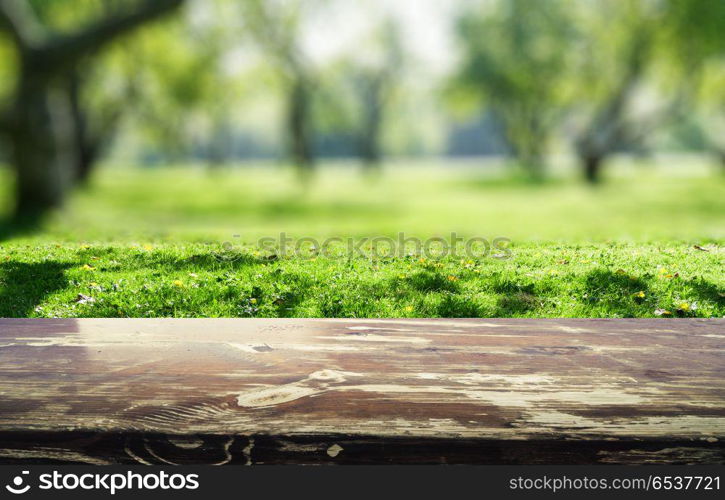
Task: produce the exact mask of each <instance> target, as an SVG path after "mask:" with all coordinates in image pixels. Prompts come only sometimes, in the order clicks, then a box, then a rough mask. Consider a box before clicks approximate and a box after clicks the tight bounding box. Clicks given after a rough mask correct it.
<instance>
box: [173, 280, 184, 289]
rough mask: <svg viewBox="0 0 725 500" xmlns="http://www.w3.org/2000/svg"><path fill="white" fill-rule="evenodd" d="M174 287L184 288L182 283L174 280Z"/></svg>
mask: <svg viewBox="0 0 725 500" xmlns="http://www.w3.org/2000/svg"><path fill="white" fill-rule="evenodd" d="M174 286H175V287H177V288H184V282H183V281H181V280H174Z"/></svg>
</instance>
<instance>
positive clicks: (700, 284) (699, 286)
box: [686, 278, 725, 307]
mask: <svg viewBox="0 0 725 500" xmlns="http://www.w3.org/2000/svg"><path fill="white" fill-rule="evenodd" d="M686 285H687V286H688V287H690V288H691V289H692V292H693V293H694V294H695V295H696V296H697V299H698V300H701V301H703V302H704V301H707V302H712V303H714V304H716V305H717V306H718V307H723V306H725V288H723V287H719V286H717V285H715V284H714V283H710V282H709V281H706V280H704V279H702V278H696V279H692V280H688V281H687V282H686Z"/></svg>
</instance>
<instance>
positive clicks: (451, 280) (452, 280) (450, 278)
mask: <svg viewBox="0 0 725 500" xmlns="http://www.w3.org/2000/svg"><path fill="white" fill-rule="evenodd" d="M448 281H450V282H456V281H458V278H457V277H455V276H448Z"/></svg>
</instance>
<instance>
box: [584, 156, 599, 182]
mask: <svg viewBox="0 0 725 500" xmlns="http://www.w3.org/2000/svg"><path fill="white" fill-rule="evenodd" d="M603 160H604V157H603V156H602V155H597V154H590V155H586V156H584V157H583V158H582V159H581V161H582V167H583V169H584V178H585V179H586V181H587V182H588V183H589V184H592V185H595V184H599V182H600V181H601V169H602V163H603Z"/></svg>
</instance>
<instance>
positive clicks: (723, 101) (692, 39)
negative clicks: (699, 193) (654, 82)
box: [665, 0, 725, 167]
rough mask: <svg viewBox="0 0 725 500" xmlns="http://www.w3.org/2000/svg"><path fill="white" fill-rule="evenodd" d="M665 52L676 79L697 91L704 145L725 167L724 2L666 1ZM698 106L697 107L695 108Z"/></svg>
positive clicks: (708, 0) (709, 0) (695, 107)
mask: <svg viewBox="0 0 725 500" xmlns="http://www.w3.org/2000/svg"><path fill="white" fill-rule="evenodd" d="M665 6H666V7H665V8H666V11H665V19H666V21H667V25H668V27H669V35H671V36H670V37H669V38H668V42H669V43H668V45H667V47H668V49H669V50H670V55H671V60H673V61H674V63H675V66H676V67H677V69H679V71H680V74H679V75H678V76H679V77H680V78H682V79H683V80H685V81H688V82H690V85H692V86H693V87H697V88H696V91H697V93H698V95H697V97H698V98H699V99H698V101H699V102H693V103H692V109H693V110H694V109H697V108H699V114H700V115H701V118H702V120H701V121H702V122H703V123H701V126H700V129H701V133H702V136H703V137H704V139H705V142H706V145H707V147H708V148H709V149H711V150H712V151H713V152H714V154H715V155H716V156H717V157H718V158H719V160H720V162H721V164H722V165H723V167H725V2H723V1H722V0H667V1H666V2H665ZM698 104H699V106H697V105H698Z"/></svg>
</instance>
